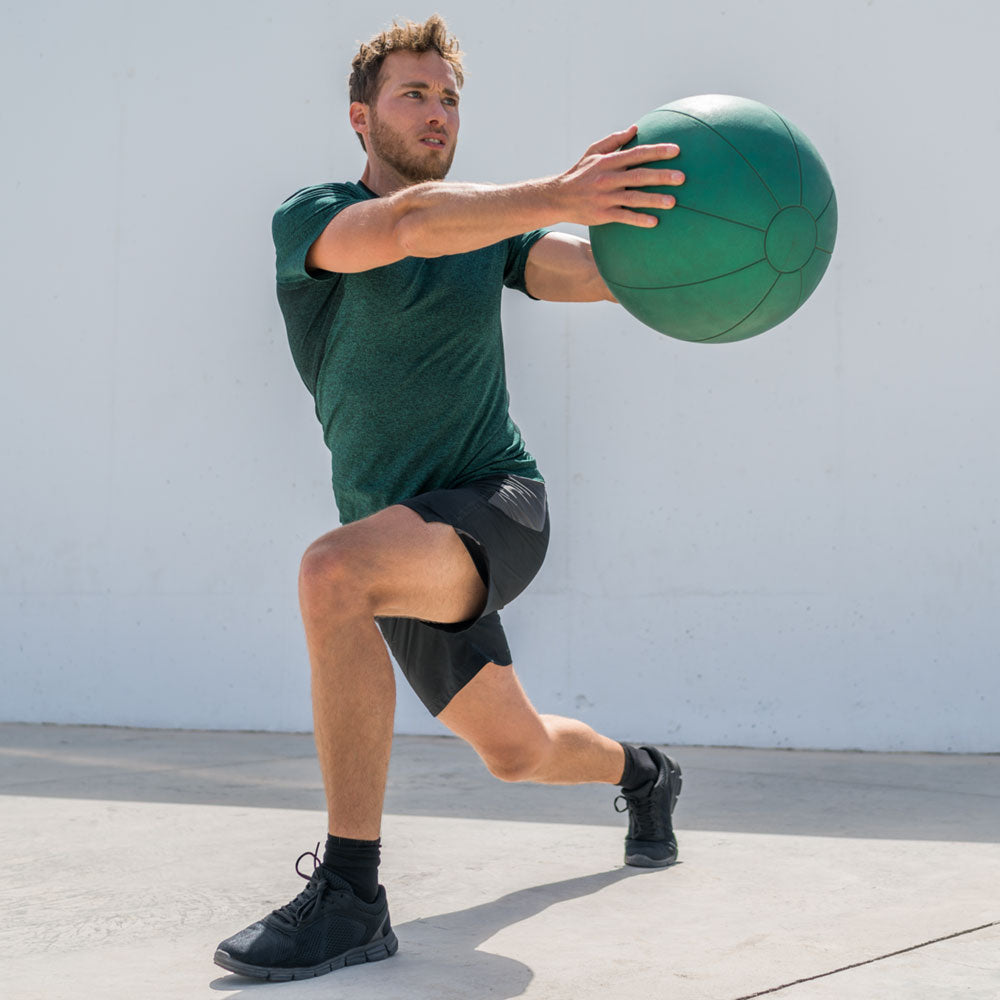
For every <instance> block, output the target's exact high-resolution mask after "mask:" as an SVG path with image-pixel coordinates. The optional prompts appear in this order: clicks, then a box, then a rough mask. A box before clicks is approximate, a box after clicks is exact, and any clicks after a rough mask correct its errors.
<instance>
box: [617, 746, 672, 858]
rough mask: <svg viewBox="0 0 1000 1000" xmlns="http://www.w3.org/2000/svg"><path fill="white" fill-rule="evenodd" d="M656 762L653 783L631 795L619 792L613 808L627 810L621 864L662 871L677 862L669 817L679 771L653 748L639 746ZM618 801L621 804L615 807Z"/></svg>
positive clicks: (649, 782)
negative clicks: (655, 773) (621, 803)
mask: <svg viewBox="0 0 1000 1000" xmlns="http://www.w3.org/2000/svg"><path fill="white" fill-rule="evenodd" d="M642 749H643V750H646V751H647V752H648V753H649V755H650V756H651V757H652V758H653V760H654V761H656V765H657V769H658V772H657V775H656V780H655V781H648V782H646V784H645V785H642V786H640V787H639V788H637V789H635V790H634V791H631V792H626V791H625V789H624V788H623V789H622V793H621V795H619V796H618V797H617V798H616V799H615V809H616V810H617V811H618V812H625V810H626V809H628V833H627V834H626V835H625V864H627V865H633V866H634V867H636V868H664V867H665V866H666V865H671V864H673V863H674V862H675V861H676V860H677V838H676V837H675V836H674V827H673V824H672V823H671V822H670V816H671V814H672V813H673V811H674V806H675V805H676V804H677V797H678V796H679V795H680V794H681V769H680V767H679V766H678V764H677V762H676V761H674V760H671V759H670V758H669V757H668V756H667V755H666V754H665V753H663V752H662V751H661V750H658V749H657V748H656V747H643V748H642ZM619 801H622V802H624V803H625V805H623V806H622V807H621V808H619V807H618V803H619Z"/></svg>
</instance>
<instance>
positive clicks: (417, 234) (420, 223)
mask: <svg viewBox="0 0 1000 1000" xmlns="http://www.w3.org/2000/svg"><path fill="white" fill-rule="evenodd" d="M395 236H396V245H397V246H398V247H399V249H400V250H402V251H403V253H405V254H406V256H407V257H442V256H444V254H445V253H447V251H446V250H442V249H440V247H438V246H435V242H434V235H433V233H432V232H431V231H430V228H429V226H428V225H427V214H426V213H425V212H420V211H411V212H407V213H405V214H404V215H403V216H402V218H400V220H399V221H398V222H397V223H396V227H395Z"/></svg>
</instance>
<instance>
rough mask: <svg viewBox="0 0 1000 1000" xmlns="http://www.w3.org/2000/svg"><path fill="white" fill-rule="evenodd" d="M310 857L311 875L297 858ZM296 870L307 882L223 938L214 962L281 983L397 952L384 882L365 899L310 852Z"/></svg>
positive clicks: (397, 943) (245, 973) (255, 977)
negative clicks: (289, 898)
mask: <svg viewBox="0 0 1000 1000" xmlns="http://www.w3.org/2000/svg"><path fill="white" fill-rule="evenodd" d="M317 850H318V847H317ZM306 857H311V858H312V859H313V873H312V875H311V876H309V875H305V874H303V873H302V872H300V871H299V861H301V860H302V859H303V858H306ZM295 870H296V871H297V872H298V873H299V875H301V876H302V878H304V879H307V880H308V883H309V884H308V885H307V886H306V887H305V888H304V889H303V890H302V892H300V893H299V894H298V895H297V896H296V897H295V899H293V900H292V901H291V902H290V903H288V904H287V905H285V906H282V907H281V908H280V909H278V910H275V911H274V912H273V913H269V914H268V915H267V916H266V917H264V919H263V920H258V921H257V923H255V924H251V925H250V926H249V927H245V928H244V929H243V930H241V931H240V932H239V933H238V934H234V935H233V936H232V937H231V938H227V939H226V940H225V941H223V942H222V944H220V945H219V947H218V949H216V952H215V964H216V965H221V966H222V968H223V969H228V970H229V971H230V972H237V973H239V974H240V975H241V976H252V977H253V978H254V979H272V980H276V981H281V982H283V981H285V980H289V979H308V978H309V977H310V976H322V975H323V974H324V973H327V972H333V971H334V969H341V968H343V967H344V966H345V965H360V964H361V963H362V962H377V961H379V959H382V958H389V956H390V955H395V954H396V949H397V948H398V947H399V942H398V941H397V940H396V935H395V934H394V933H393V931H392V926H391V925H390V923H389V908H388V906H387V905H386V899H385V888H384V887H383V886H381V885H380V886H379V887H378V895H377V896H376V897H375V902H374V903H366V902H364V900H361V899H358V897H357V896H356V895H355V894H354V890H353V889H352V888H351V886H350V885H349V884H348V883H347V882H345V881H344V880H343V879H342V878H341V877H340V876H339V875H337V874H336V873H335V872H333V871H332V870H331V869H329V868H326V867H325V866H324V865H322V864H320V861H319V857H318V856H317V855H316V854H314V853H313V852H312V851H306V853H305V854H300V855H299V858H298V860H297V861H296V862H295Z"/></svg>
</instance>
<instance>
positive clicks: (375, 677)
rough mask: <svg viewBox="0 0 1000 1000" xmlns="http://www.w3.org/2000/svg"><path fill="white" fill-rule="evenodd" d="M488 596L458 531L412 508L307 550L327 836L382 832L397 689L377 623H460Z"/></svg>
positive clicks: (306, 616)
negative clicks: (395, 620) (380, 619)
mask: <svg viewBox="0 0 1000 1000" xmlns="http://www.w3.org/2000/svg"><path fill="white" fill-rule="evenodd" d="M485 599H486V592H485V587H484V586H483V582H482V580H481V578H480V577H479V574H478V572H477V571H476V568H475V565H474V564H473V562H472V559H471V558H470V557H469V554H468V552H467V551H466V549H465V546H464V545H463V544H462V542H461V540H460V539H459V538H458V536H457V535H456V533H455V531H454V529H453V528H451V527H450V526H448V525H444V524H428V523H426V522H425V521H424V520H423V519H422V518H421V517H420V516H419V515H418V514H415V513H414V512H413V511H411V510H410V509H409V508H407V507H401V506H396V507H389V508H387V509H386V510H384V511H380V512H379V513H378V514H374V515H372V516H371V517H368V518H365V519H364V520H362V521H357V522H355V523H354V524H351V525H347V526H346V527H344V528H338V529H337V530H336V531H332V532H330V533H329V534H328V535H324V536H323V537H322V538H320V539H318V540H317V541H316V542H314V543H313V544H312V545H311V546H310V547H309V549H308V550H307V552H306V554H305V556H304V557H303V559H302V569H301V572H300V576H299V603H300V606H301V608H302V621H303V624H304V625H305V631H306V643H307V645H308V648H309V659H310V663H311V666H312V699H313V720H314V726H315V738H316V751H317V754H318V756H319V762H320V769H321V771H322V773H323V784H324V787H325V789H326V799H327V808H328V813H329V817H328V818H329V827H328V829H329V832H330V833H332V834H334V835H335V836H340V837H352V838H357V839H360V840H374V839H376V838H377V837H378V836H379V831H380V827H381V820H382V803H383V800H384V797H385V780H386V772H387V769H388V765H389V754H390V750H391V746H392V725H393V713H394V709H395V702H396V688H395V679H394V677H393V672H392V665H391V663H390V660H389V656H388V653H387V652H386V648H385V644H384V642H383V640H382V636H381V634H380V633H379V630H378V627H377V626H376V624H375V622H374V618H375V617H376V616H382V615H385V616H397V617H412V618H424V619H427V620H431V621H441V622H457V621H464V620H465V619H467V618H471V617H473V616H474V615H476V614H477V613H478V612H479V610H480V609H481V607H482V605H483V602H484V601H485Z"/></svg>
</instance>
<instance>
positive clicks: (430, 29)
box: [347, 14, 465, 149]
mask: <svg viewBox="0 0 1000 1000" xmlns="http://www.w3.org/2000/svg"><path fill="white" fill-rule="evenodd" d="M390 52H436V53H437V54H438V55H439V56H440V57H441V58H442V59H444V61H445V62H446V63H448V65H449V66H451V68H452V70H453V71H454V73H455V79H456V80H457V81H458V85H459V87H461V86H462V84H463V83H464V82H465V77H464V75H463V73H462V56H463V54H464V53H463V52H462V50H461V49H460V48H459V45H458V39H457V38H456V37H455V36H454V35H452V34H450V33H449V31H448V26H447V25H446V24H445V23H444V18H442V17H441V15H440V14H432V15H431V16H430V17H429V18H427V20H426V21H424V23H423V24H418V23H417V22H415V21H407V22H406V23H405V24H398V23H397V22H395V21H393V23H392V27H391V28H389V29H387V30H386V31H383V32H381V33H380V34H378V35H375V37H374V38H371V39H369V40H368V41H367V42H362V44H361V48H360V49H358V54H357V55H356V56H355V57H354V59H352V60H351V75H350V77H349V78H348V81H347V88H348V92H349V94H350V99H351V102H352V103H353V102H354V101H359V102H360V103H361V104H369V105H370V104H373V103H374V102H375V98H376V97H378V90H379V84H380V81H379V73H380V72H381V70H382V63H383V62H385V57H386V56H387V55H389V53H390ZM357 136H358V139H360V140H361V148H362V149H365V148H366V147H365V140H364V136H362V135H361V133H360V132H358V133H357Z"/></svg>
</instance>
